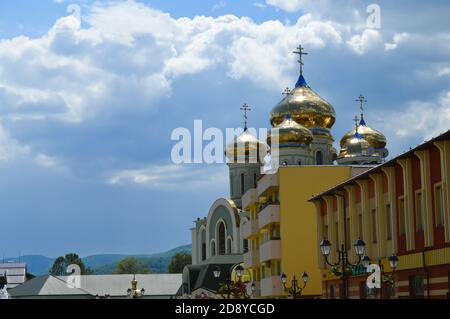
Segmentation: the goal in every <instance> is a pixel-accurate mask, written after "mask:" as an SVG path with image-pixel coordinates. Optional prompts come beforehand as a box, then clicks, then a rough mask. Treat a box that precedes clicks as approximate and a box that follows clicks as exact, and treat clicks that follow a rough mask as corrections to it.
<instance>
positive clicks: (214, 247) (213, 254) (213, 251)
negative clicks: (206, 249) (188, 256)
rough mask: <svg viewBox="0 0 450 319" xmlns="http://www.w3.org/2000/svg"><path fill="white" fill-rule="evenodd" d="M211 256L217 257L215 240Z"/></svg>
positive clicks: (212, 242)
mask: <svg viewBox="0 0 450 319" xmlns="http://www.w3.org/2000/svg"><path fill="white" fill-rule="evenodd" d="M210 248H211V252H210V253H211V256H215V255H216V243H215V241H214V240H213V241H211V247H210Z"/></svg>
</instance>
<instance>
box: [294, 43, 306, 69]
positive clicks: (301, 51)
mask: <svg viewBox="0 0 450 319" xmlns="http://www.w3.org/2000/svg"><path fill="white" fill-rule="evenodd" d="M304 50H305V48H304V47H302V45H301V44H299V45H298V47H297V49H296V50H295V51H294V52H292V53H294V54H298V56H299V59H298V60H297V61H298V63H300V75H303V65H304V63H303V56H304V55H308V53H307V52H305V51H304Z"/></svg>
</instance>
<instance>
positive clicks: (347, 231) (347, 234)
mask: <svg viewBox="0 0 450 319" xmlns="http://www.w3.org/2000/svg"><path fill="white" fill-rule="evenodd" d="M345 246H347V250H350V249H351V248H352V245H351V243H350V218H348V217H347V220H346V223H345Z"/></svg>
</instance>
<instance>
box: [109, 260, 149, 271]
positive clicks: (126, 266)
mask: <svg viewBox="0 0 450 319" xmlns="http://www.w3.org/2000/svg"><path fill="white" fill-rule="evenodd" d="M115 273H116V274H148V273H150V270H149V269H148V267H147V266H146V265H145V264H143V263H142V262H140V261H139V260H138V259H137V258H136V257H127V258H125V259H122V260H119V261H118V262H116V270H115Z"/></svg>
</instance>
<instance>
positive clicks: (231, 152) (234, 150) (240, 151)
mask: <svg viewBox="0 0 450 319" xmlns="http://www.w3.org/2000/svg"><path fill="white" fill-rule="evenodd" d="M241 111H243V112H244V131H243V132H242V133H241V134H240V135H239V136H237V137H235V138H234V140H233V141H232V142H230V143H229V144H227V146H226V148H225V155H226V156H227V158H228V160H229V161H230V162H232V163H236V162H244V163H262V162H263V159H264V157H265V156H266V155H267V149H268V147H267V145H266V144H265V143H264V142H261V141H260V140H258V138H257V137H256V136H255V135H253V134H252V133H250V132H249V129H248V127H247V123H248V116H247V114H248V112H249V111H251V108H250V107H249V106H248V105H247V103H245V104H244V105H243V106H242V107H241Z"/></svg>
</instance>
